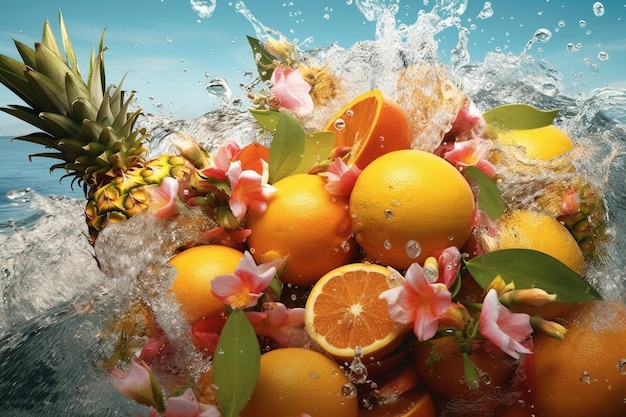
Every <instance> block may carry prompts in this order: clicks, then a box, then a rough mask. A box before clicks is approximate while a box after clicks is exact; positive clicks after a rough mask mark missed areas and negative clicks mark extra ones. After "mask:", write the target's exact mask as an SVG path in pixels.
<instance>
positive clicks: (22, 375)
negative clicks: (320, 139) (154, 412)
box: [0, 2, 626, 417]
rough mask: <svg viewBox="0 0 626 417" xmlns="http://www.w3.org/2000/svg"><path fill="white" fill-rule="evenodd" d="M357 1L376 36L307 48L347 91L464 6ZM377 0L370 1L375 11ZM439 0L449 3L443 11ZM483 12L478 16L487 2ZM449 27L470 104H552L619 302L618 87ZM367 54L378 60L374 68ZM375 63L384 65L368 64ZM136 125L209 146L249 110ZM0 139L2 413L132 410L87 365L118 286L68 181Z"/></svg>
mask: <svg viewBox="0 0 626 417" xmlns="http://www.w3.org/2000/svg"><path fill="white" fill-rule="evenodd" d="M358 3H359V6H360V7H361V8H362V11H363V13H364V15H366V14H368V13H371V14H372V15H371V18H372V19H378V20H379V21H380V22H379V25H378V27H377V35H378V40H377V41H376V42H373V41H371V42H363V43H360V44H357V45H355V46H354V47H352V48H350V49H348V50H344V49H342V48H340V47H338V46H337V45H334V46H331V47H329V48H321V49H320V50H319V51H317V52H316V54H315V57H316V58H317V59H319V60H320V61H323V60H328V62H330V63H331V65H332V66H333V68H334V69H336V70H337V71H338V73H339V74H340V75H341V76H344V77H347V78H348V79H350V80H352V85H351V86H349V87H348V88H349V89H350V90H351V92H352V93H354V94H356V93H358V92H360V91H363V90H365V89H369V88H374V87H382V88H386V87H387V86H389V85H390V80H389V79H388V78H387V77H391V75H392V74H393V73H394V71H397V69H398V68H401V67H402V66H403V65H406V63H407V59H408V60H409V62H411V63H419V62H420V60H423V61H427V62H432V61H433V60H435V59H436V52H437V51H436V49H437V44H436V42H434V41H433V39H434V36H433V35H434V34H436V33H437V32H438V31H440V30H442V28H444V27H445V28H449V27H456V26H457V24H458V17H459V16H460V15H462V13H463V11H464V10H463V7H462V6H463V2H440V3H437V5H438V6H437V7H439V9H437V10H436V11H437V13H431V14H428V13H426V14H422V15H421V16H420V19H421V20H419V21H418V22H419V24H418V22H416V23H415V25H404V26H402V27H397V26H396V25H395V22H394V19H393V18H391V19H390V18H389V16H388V15H387V16H385V15H384V10H382V11H381V9H379V8H373V9H372V8H367V7H365V6H364V5H365V4H366V3H369V2H358ZM380 4H382V3H380V2H372V5H374V6H376V5H380ZM445 5H447V6H448V7H449V8H448V9H442V7H443V6H445ZM241 6H242V8H240V10H239V11H240V13H242V14H243V15H244V16H245V17H246V18H248V19H249V20H250V21H251V23H252V24H253V27H254V28H255V29H256V30H257V34H260V35H262V34H263V30H265V29H264V27H263V26H262V25H259V24H260V22H257V21H256V20H254V19H253V16H251V15H250V14H248V15H246V13H245V12H246V10H247V9H245V7H243V4H241ZM453 6H454V7H453ZM383 9H384V8H383ZM484 12H485V15H487V14H488V12H489V10H488V8H487V9H486V10H484ZM420 33H421V35H420ZM425 34H426V35H425ZM460 34H461V35H460V37H459V38H460V40H461V41H460V42H459V49H458V50H457V51H456V53H455V54H454V55H453V57H452V59H451V61H452V62H451V66H450V67H451V69H450V75H451V77H452V78H453V79H454V81H455V83H457V84H458V85H459V87H460V88H461V89H462V90H464V91H466V92H467V93H468V94H469V95H470V96H471V97H472V99H473V100H474V102H475V103H476V105H477V106H478V107H479V109H481V110H487V109H489V108H492V107H495V106H497V105H500V104H505V103H510V102H524V103H530V104H533V105H535V106H536V107H540V108H545V109H548V108H558V109H561V110H562V111H561V113H560V114H559V117H558V119H557V121H556V122H557V123H558V124H559V125H560V126H562V127H563V128H564V129H565V130H566V131H567V132H568V133H569V134H570V135H571V136H572V137H574V138H575V139H576V141H577V143H579V144H580V147H581V148H583V149H585V150H586V152H585V153H584V154H583V157H581V158H580V159H579V160H577V164H578V165H579V167H578V168H579V169H581V170H584V171H585V172H588V173H589V174H590V176H592V177H593V178H594V179H595V180H597V181H599V183H600V185H601V186H602V187H603V189H604V191H605V198H606V205H607V208H608V212H609V226H610V227H611V229H612V230H613V231H614V235H615V239H614V241H613V242H612V243H611V245H609V246H608V248H607V253H606V255H605V258H604V259H603V261H604V262H603V264H602V265H601V267H597V268H596V269H595V270H594V271H591V273H590V277H591V278H592V280H593V282H594V284H595V285H596V286H597V287H598V288H599V289H600V291H601V292H602V293H603V295H605V296H608V297H623V295H624V282H626V279H624V273H625V268H626V261H625V260H624V257H623V255H622V254H623V253H624V250H626V237H624V231H625V230H626V210H625V209H626V207H625V206H626V203H625V202H626V186H625V185H624V183H623V178H624V175H625V172H624V171H625V170H626V163H625V161H624V158H623V157H622V154H623V152H624V146H625V140H626V133H625V131H624V126H625V125H626V112H625V110H624V109H626V92H625V91H624V90H615V89H611V88H601V89H596V90H593V91H589V92H586V93H579V94H576V95H575V96H571V95H568V94H565V93H563V92H561V91H560V87H559V73H558V71H556V70H555V69H554V68H551V67H549V66H546V65H545V63H544V62H542V61H539V60H536V59H535V58H533V57H532V56H531V55H529V54H526V53H524V52H522V53H520V54H513V53H505V52H503V51H494V52H491V53H489V54H487V55H486V56H485V57H484V58H483V59H482V60H481V61H470V60H469V58H468V57H467V55H466V54H465V52H466V51H465V50H464V49H463V42H462V40H463V31H462V30H460ZM540 35H541V34H540ZM409 46H410V47H411V48H409ZM417 46H419V48H417ZM398 47H400V48H399V49H397V48H398ZM389 51H392V52H393V53H391V52H389ZM392 55H393V56H392ZM372 59H376V60H378V61H376V62H378V63H377V64H376V65H374V66H373V67H372V64H371V62H372ZM372 68H374V70H372ZM378 68H387V71H377V70H376V69H378ZM381 74H382V75H381ZM385 74H386V75H385ZM364 81H367V82H364ZM391 94H392V95H396V96H397V95H399V94H401V91H398V90H393V89H392V90H391ZM3 104H4V103H3ZM332 105H335V106H336V105H338V103H333V104H332ZM332 110H333V109H332V108H330V109H328V112H329V113H331V112H332ZM225 111H226V112H228V115H229V117H216V116H215V115H216V114H219V115H220V116H223V114H224V113H223V112H225ZM219 112H222V113H219ZM210 120H213V121H212V122H208V121H210ZM216 120H219V125H220V129H221V131H222V133H221V134H219V135H215V130H214V128H215V126H216V125H215V123H216ZM141 123H145V124H146V125H147V126H149V127H150V128H151V131H153V132H154V136H155V140H154V141H153V142H152V144H151V145H150V146H151V148H152V149H151V150H152V152H153V153H154V154H158V153H161V152H165V151H167V150H168V149H169V148H168V145H167V139H168V135H170V134H171V132H172V131H173V130H175V129H174V128H173V126H175V127H176V129H179V130H183V131H186V132H188V133H190V134H192V135H193V136H194V137H197V138H199V137H211V138H212V140H213V141H215V143H219V141H220V140H222V139H223V138H224V137H227V136H229V135H231V134H233V132H239V134H240V135H241V136H244V137H247V138H250V137H253V136H254V128H251V127H250V126H251V123H252V122H251V121H250V117H249V115H248V114H247V113H246V112H245V111H240V110H233V109H221V110H220V111H218V112H217V113H213V114H208V115H207V116H206V117H201V118H199V119H196V120H171V119H167V118H163V119H160V120H159V119H158V118H157V120H155V119H151V120H142V121H141ZM310 123H311V124H312V125H315V124H318V123H319V121H315V120H313V121H310ZM247 129H249V130H247ZM242 132H243V133H242ZM0 146H2V148H1V149H0V151H1V152H0V158H2V160H1V161H0V162H1V165H0V166H1V167H2V169H4V170H5V172H10V175H3V176H0V267H1V272H2V280H1V281H0V294H1V295H2V298H1V299H2V304H1V305H0V392H1V393H2V395H0V410H2V412H1V414H2V415H3V416H10V417H14V416H15V417H18V416H60V415H64V416H118V415H119V416H130V415H134V413H135V412H136V411H140V410H142V407H139V406H137V405H135V404H134V403H132V402H131V401H129V400H127V399H125V398H124V397H123V396H121V395H119V394H118V393H117V392H115V390H114V389H113V388H112V386H111V384H110V382H109V381H107V380H106V378H105V376H104V375H102V373H101V372H100V371H99V367H98V366H97V363H96V362H97V357H98V354H99V353H100V350H99V349H100V346H99V341H98V334H99V332H100V331H101V330H102V327H103V323H104V322H105V320H106V319H107V317H108V313H109V312H110V308H111V307H112V306H115V300H116V293H115V291H116V290H117V291H119V290H120V288H121V287H123V286H124V283H123V281H120V280H118V281H115V282H113V283H112V282H111V277H107V276H105V274H104V273H103V272H102V269H101V268H100V267H99V265H98V264H97V262H96V260H95V258H94V255H95V252H94V248H93V247H92V246H91V245H90V244H89V241H88V239H87V236H86V226H85V222H84V217H83V207H84V198H83V194H82V190H81V189H80V188H76V189H75V190H74V191H72V190H71V188H70V184H69V181H68V180H65V181H63V182H60V183H59V181H58V178H59V175H50V173H49V172H48V167H49V164H48V163H47V162H48V161H47V160H38V159H34V160H33V162H32V165H30V166H29V168H30V167H32V169H28V170H24V169H19V170H18V171H19V172H17V171H16V170H14V169H12V168H11V166H12V164H17V162H16V161H17V160H18V158H21V159H22V160H23V159H25V158H27V155H28V154H30V153H35V152H38V151H40V150H39V149H37V148H36V147H34V146H31V145H29V144H22V143H20V142H10V141H9V140H8V138H1V139H0ZM424 146H428V145H424ZM20 166H23V164H21V163H20ZM131 246H132V245H131ZM114 252H115V251H112V253H111V254H100V255H101V256H102V259H103V260H104V261H105V262H108V263H110V264H111V265H116V263H115V261H116V257H115V256H116V255H115V253H114ZM149 261H150V260H147V261H146V262H149ZM115 273H116V274H118V275H123V274H122V273H119V272H115ZM115 278H116V279H119V278H121V277H119V276H117V277H115ZM120 282H121V283H120ZM121 298H123V297H121Z"/></svg>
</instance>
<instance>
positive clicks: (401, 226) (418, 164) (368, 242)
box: [350, 149, 474, 270]
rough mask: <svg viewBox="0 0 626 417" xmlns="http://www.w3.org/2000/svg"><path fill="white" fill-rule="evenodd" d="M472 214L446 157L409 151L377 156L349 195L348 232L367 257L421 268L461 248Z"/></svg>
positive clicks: (462, 183) (463, 184) (465, 189)
mask: <svg viewBox="0 0 626 417" xmlns="http://www.w3.org/2000/svg"><path fill="white" fill-rule="evenodd" d="M473 212H474V196H473V194H472V190H471V188H470V186H469V184H468V183H467V181H466V180H465V178H464V177H463V175H461V173H460V172H459V171H458V170H457V169H456V168H454V167H453V166H452V165H451V164H450V163H448V162H447V161H445V160H444V159H442V158H440V157H438V156H436V155H434V154H432V153H429V152H424V151H419V150H413V149H407V150H399V151H394V152H390V153H387V154H385V155H383V156H381V157H379V158H377V159H376V160H375V161H373V162H372V163H371V164H369V165H368V166H367V167H366V168H365V169H364V170H363V171H362V172H361V174H360V175H359V177H358V178H357V180H356V183H355V185H354V188H353V190H352V194H351V195H350V217H351V220H352V230H353V232H354V234H355V237H356V241H357V242H358V243H359V245H360V246H361V247H362V248H363V249H364V251H365V253H366V255H367V259H368V260H371V261H373V262H376V263H382V264H385V265H389V266H391V267H394V268H396V269H398V270H405V269H407V268H408V267H409V266H410V265H411V264H412V263H414V262H419V263H420V264H423V262H424V261H425V260H426V258H428V257H430V256H436V252H437V251H439V250H443V249H445V248H447V247H449V246H457V247H462V246H463V245H464V243H465V242H466V241H467V239H468V238H469V237H470V234H471V231H472V216H473Z"/></svg>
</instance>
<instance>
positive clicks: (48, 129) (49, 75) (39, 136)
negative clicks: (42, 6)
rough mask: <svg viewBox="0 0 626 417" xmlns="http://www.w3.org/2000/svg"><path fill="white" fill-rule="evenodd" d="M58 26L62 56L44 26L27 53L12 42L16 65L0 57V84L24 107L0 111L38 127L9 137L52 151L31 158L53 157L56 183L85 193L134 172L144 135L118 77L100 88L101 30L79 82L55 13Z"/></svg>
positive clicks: (63, 29)
mask: <svg viewBox="0 0 626 417" xmlns="http://www.w3.org/2000/svg"><path fill="white" fill-rule="evenodd" d="M59 25H60V32H61V45H62V48H63V52H62V50H61V47H60V46H59V43H58V42H57V39H56V38H55V36H54V33H53V31H52V28H51V26H50V23H49V21H48V20H45V22H44V26H43V34H42V40H41V42H36V43H35V45H34V48H31V47H29V46H27V45H25V44H23V43H21V42H19V41H14V43H15V46H16V49H17V51H18V53H19V55H20V57H21V59H22V62H20V61H19V60H17V59H14V58H11V57H8V56H5V55H0V82H1V83H2V84H4V85H5V86H6V87H7V88H8V89H10V90H11V91H12V92H13V93H15V94H16V95H17V96H18V97H19V98H20V99H22V100H23V101H24V102H25V103H26V106H24V105H10V106H8V107H5V108H0V110H2V111H4V112H5V113H8V114H10V115H12V116H14V117H16V118H18V119H21V120H23V121H25V122H27V123H29V124H30V125H32V126H34V127H36V128H38V129H40V130H41V132H36V133H31V134H28V135H25V136H19V137H16V138H15V139H18V140H24V141H27V142H32V143H36V144H40V145H42V146H44V147H46V148H49V149H52V150H54V151H51V152H41V153H37V154H34V155H31V157H33V156H37V157H49V158H55V159H60V160H61V161H62V162H61V163H58V164H54V165H52V166H51V170H55V169H65V170H66V171H67V173H66V175H64V176H63V177H62V178H65V177H72V178H74V180H73V181H72V185H73V184H74V181H78V183H79V184H80V185H82V186H83V188H84V189H85V192H86V193H87V190H88V189H89V188H90V187H94V186H95V187H99V186H102V185H104V184H106V183H107V182H109V181H110V180H111V179H113V178H114V177H116V176H119V175H120V174H121V173H123V172H125V171H126V170H128V169H130V168H132V167H135V166H140V165H141V164H142V163H143V161H144V159H143V157H144V155H145V154H146V152H147V149H146V148H145V146H144V142H145V140H146V139H147V138H148V137H149V135H148V134H147V133H146V131H145V129H143V128H142V129H136V130H135V129H134V124H135V121H136V120H137V117H138V116H139V115H140V114H141V110H136V111H132V112H129V107H130V104H131V103H132V102H133V100H134V93H131V94H130V95H129V96H128V97H125V91H124V90H122V84H123V81H124V78H122V80H121V82H120V83H119V84H118V85H117V86H109V87H107V86H106V77H105V70H104V52H105V51H106V47H105V46H104V31H103V33H102V35H101V37H100V42H99V46H98V50H97V51H95V50H93V49H92V51H91V55H90V60H89V73H88V76H87V79H86V80H85V79H84V78H83V77H82V75H81V73H80V70H79V67H78V61H77V58H76V53H75V50H74V47H73V45H72V42H71V40H70V36H69V34H68V31H67V29H66V26H65V22H64V20H63V16H62V14H61V13H59ZM55 151H56V152H55Z"/></svg>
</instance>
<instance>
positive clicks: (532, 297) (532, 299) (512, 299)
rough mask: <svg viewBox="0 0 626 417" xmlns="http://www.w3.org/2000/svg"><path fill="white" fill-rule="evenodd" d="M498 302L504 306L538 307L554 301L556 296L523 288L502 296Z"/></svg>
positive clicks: (534, 289) (540, 290) (539, 289)
mask: <svg viewBox="0 0 626 417" xmlns="http://www.w3.org/2000/svg"><path fill="white" fill-rule="evenodd" d="M499 300H500V302H501V303H502V304H504V305H505V306H512V305H524V306H531V307H539V306H542V305H544V304H547V303H550V302H552V301H555V300H556V294H548V293H547V292H545V291H544V290H542V289H541V288H524V289H521V290H514V291H509V292H507V293H505V294H502V295H501V296H500V297H499Z"/></svg>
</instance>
